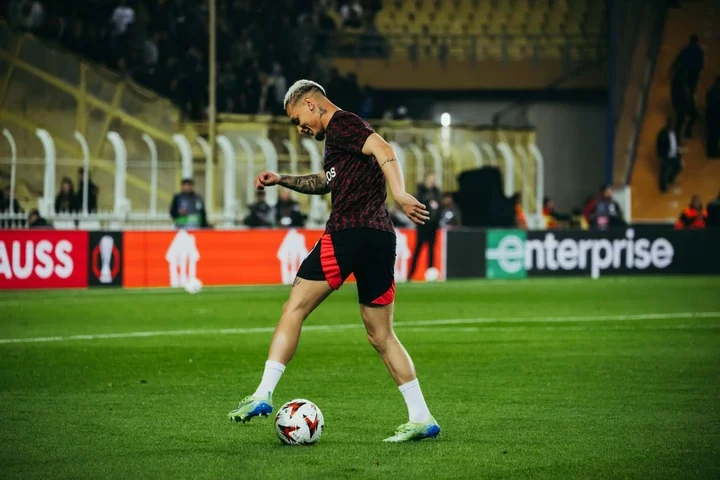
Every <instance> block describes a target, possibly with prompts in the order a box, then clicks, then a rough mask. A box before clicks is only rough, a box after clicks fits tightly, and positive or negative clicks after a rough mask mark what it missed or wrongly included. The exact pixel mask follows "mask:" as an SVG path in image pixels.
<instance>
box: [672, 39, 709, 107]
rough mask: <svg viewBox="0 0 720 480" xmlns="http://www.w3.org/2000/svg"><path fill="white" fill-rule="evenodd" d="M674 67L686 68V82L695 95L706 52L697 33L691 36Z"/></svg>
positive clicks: (676, 68) (678, 68) (691, 92)
mask: <svg viewBox="0 0 720 480" xmlns="http://www.w3.org/2000/svg"><path fill="white" fill-rule="evenodd" d="M673 66H674V69H675V70H676V71H677V70H684V71H685V72H686V77H685V79H686V82H687V86H688V89H689V91H690V95H692V96H695V90H697V85H698V81H699V80H700V72H702V69H703V67H704V66H705V52H704V51H703V49H702V47H701V46H700V41H699V39H698V36H697V35H692V36H691V37H690V42H689V43H688V44H687V45H686V46H685V48H683V49H682V50H681V51H680V53H679V54H678V56H677V58H676V59H675V62H674V64H673Z"/></svg>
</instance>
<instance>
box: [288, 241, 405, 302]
mask: <svg viewBox="0 0 720 480" xmlns="http://www.w3.org/2000/svg"><path fill="white" fill-rule="evenodd" d="M395 243H396V239H395V233H391V232H383V231H381V230H375V229H373V228H364V227H356V228H348V229H347V230H340V231H339V232H333V233H324V234H323V236H322V238H320V241H318V242H317V243H316V244H315V246H314V247H313V249H312V251H311V252H310V254H309V255H308V256H307V258H306V259H305V260H304V261H303V263H302V265H300V269H299V270H298V274H297V276H298V277H300V278H304V279H305V280H326V281H327V282H328V284H329V285H330V287H331V288H332V289H333V290H337V289H338V288H340V286H341V285H342V284H343V282H344V281H345V280H346V279H347V278H348V277H349V276H350V274H351V273H352V274H355V280H356V281H357V290H358V300H359V301H360V303H362V304H364V305H389V304H391V303H392V302H393V301H394V300H395Z"/></svg>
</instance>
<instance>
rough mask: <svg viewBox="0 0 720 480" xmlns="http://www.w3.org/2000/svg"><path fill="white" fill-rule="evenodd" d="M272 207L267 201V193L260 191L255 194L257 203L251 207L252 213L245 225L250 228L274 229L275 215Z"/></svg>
mask: <svg viewBox="0 0 720 480" xmlns="http://www.w3.org/2000/svg"><path fill="white" fill-rule="evenodd" d="M272 213H273V211H272V207H271V206H270V205H268V203H267V202H266V201H265V191H264V190H258V191H257V192H255V203H253V204H252V205H250V213H249V214H248V216H247V217H245V220H244V221H243V223H245V225H247V226H248V227H255V228H257V227H272V226H273V215H272Z"/></svg>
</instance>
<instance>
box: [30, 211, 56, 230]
mask: <svg viewBox="0 0 720 480" xmlns="http://www.w3.org/2000/svg"><path fill="white" fill-rule="evenodd" d="M28 228H52V226H51V225H50V224H49V223H48V221H47V220H45V219H44V218H43V217H41V216H40V212H39V211H38V210H37V209H33V210H30V213H29V214H28Z"/></svg>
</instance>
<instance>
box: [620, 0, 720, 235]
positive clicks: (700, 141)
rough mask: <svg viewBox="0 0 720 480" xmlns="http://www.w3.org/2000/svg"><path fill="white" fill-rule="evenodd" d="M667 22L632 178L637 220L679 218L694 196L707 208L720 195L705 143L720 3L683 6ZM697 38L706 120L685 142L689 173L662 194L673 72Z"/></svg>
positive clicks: (700, 101) (719, 179) (719, 172)
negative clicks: (660, 142) (658, 145)
mask: <svg viewBox="0 0 720 480" xmlns="http://www.w3.org/2000/svg"><path fill="white" fill-rule="evenodd" d="M666 19H667V20H666V24H665V31H664V32H663V39H662V45H661V46H660V51H659V52H658V58H657V63H656V65H655V70H654V73H653V79H652V82H651V85H650V91H649V93H648V100H647V110H646V113H645V119H644V122H643V125H642V130H641V132H640V139H639V142H638V150H637V156H636V159H635V166H634V170H633V173H632V179H631V186H632V196H633V199H632V219H633V221H641V222H642V221H667V220H670V219H675V218H676V217H677V216H678V215H679V213H680V211H681V210H682V209H683V208H685V206H686V205H687V203H688V202H689V201H690V197H691V196H692V195H693V194H695V193H698V194H700V195H701V196H702V198H703V201H704V202H705V203H707V202H708V201H710V200H711V199H713V198H715V196H716V195H717V194H718V191H719V190H720V160H718V159H708V158H707V156H706V154H705V144H704V139H705V93H706V92H707V90H708V88H709V87H710V86H711V85H712V83H713V82H714V79H715V77H716V76H718V75H720V2H718V0H696V1H686V2H682V6H681V7H680V8H672V9H670V10H668V12H667V17H666ZM692 34H697V35H698V36H699V37H700V44H701V45H702V47H703V49H704V50H705V69H704V70H703V72H702V74H701V77H700V83H699V85H698V89H697V93H696V97H695V98H696V103H697V108H698V111H699V112H700V118H699V119H698V122H697V123H696V125H695V129H694V132H693V133H694V138H691V139H685V140H684V141H683V142H682V146H683V147H685V152H684V154H683V161H684V170H683V171H682V173H681V174H680V176H679V177H678V179H677V180H676V182H675V185H673V186H672V187H670V189H669V191H668V192H667V193H665V194H662V193H660V191H659V189H658V172H659V168H660V166H659V160H658V158H657V155H656V151H655V141H656V138H657V134H658V132H659V131H660V130H661V129H662V128H663V127H664V125H665V121H666V119H667V117H668V115H669V114H671V113H672V107H671V104H670V73H669V72H670V67H671V65H672V62H673V60H674V59H675V57H676V55H677V54H678V52H680V50H682V48H683V47H684V46H685V45H686V44H687V43H688V40H689V38H690V35H692Z"/></svg>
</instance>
